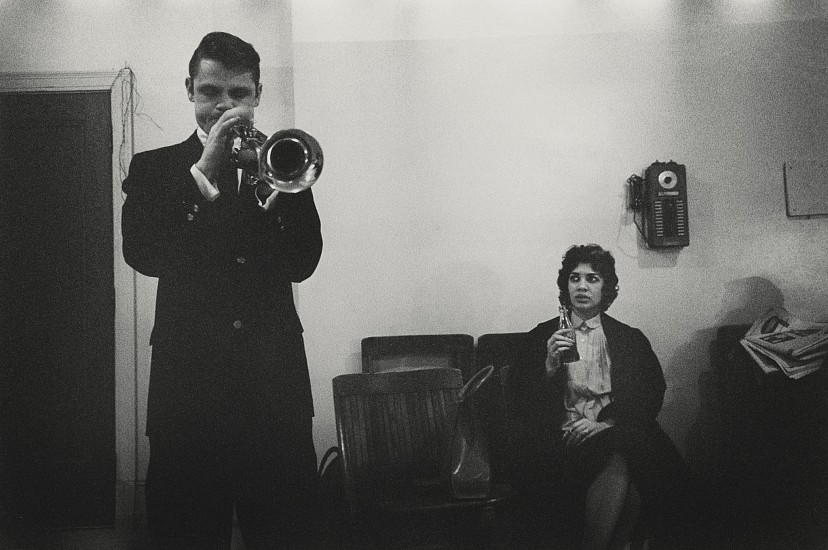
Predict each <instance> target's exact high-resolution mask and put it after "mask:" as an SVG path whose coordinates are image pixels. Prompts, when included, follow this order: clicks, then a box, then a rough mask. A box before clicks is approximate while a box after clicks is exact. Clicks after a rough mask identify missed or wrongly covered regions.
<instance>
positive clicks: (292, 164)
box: [230, 124, 324, 193]
mask: <svg viewBox="0 0 828 550" xmlns="http://www.w3.org/2000/svg"><path fill="white" fill-rule="evenodd" d="M233 133H234V134H235V136H236V137H238V138H240V144H239V145H237V146H234V147H233V150H232V152H231V153H230V160H231V162H233V163H234V164H235V165H236V167H237V168H241V169H242V174H243V177H242V181H244V182H245V183H248V184H250V185H259V184H260V183H266V184H267V185H269V186H270V187H271V188H272V189H273V190H275V191H282V192H284V193H298V192H299V191H304V190H305V189H308V188H309V187H310V186H311V185H313V184H314V183H316V180H317V179H318V178H319V175H320V174H321V173H322V164H323V160H324V159H323V156H322V148H321V147H320V146H319V142H318V141H316V140H315V139H314V138H313V136H311V135H309V134H308V133H306V132H303V131H302V130H297V129H295V128H291V129H289V130H280V131H278V132H275V133H274V134H272V135H271V136H270V137H267V136H266V135H265V134H263V133H262V132H260V131H259V130H257V129H256V128H254V127H253V126H252V125H249V124H240V125H237V126H234V127H233Z"/></svg>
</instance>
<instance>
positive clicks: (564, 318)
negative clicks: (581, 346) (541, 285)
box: [558, 306, 581, 363]
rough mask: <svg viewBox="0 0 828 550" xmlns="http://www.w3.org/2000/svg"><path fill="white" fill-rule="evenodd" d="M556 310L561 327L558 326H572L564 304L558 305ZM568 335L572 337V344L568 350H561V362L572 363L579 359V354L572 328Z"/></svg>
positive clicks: (569, 327)
mask: <svg viewBox="0 0 828 550" xmlns="http://www.w3.org/2000/svg"><path fill="white" fill-rule="evenodd" d="M558 312H559V313H560V315H561V327H560V328H568V329H571V328H572V321H570V319H569V313H568V312H567V311H566V308H565V307H564V306H558ZM570 337H571V338H572V340H573V342H576V343H575V344H573V346H572V347H571V348H569V349H568V350H564V351H562V352H561V362H562V363H574V362H575V361H580V360H581V355H580V354H579V353H578V344H577V340H576V338H575V331H574V330H573V331H572V332H571V333H570Z"/></svg>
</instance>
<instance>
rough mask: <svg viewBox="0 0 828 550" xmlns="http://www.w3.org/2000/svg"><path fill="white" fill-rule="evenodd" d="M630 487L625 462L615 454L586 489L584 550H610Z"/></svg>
mask: <svg viewBox="0 0 828 550" xmlns="http://www.w3.org/2000/svg"><path fill="white" fill-rule="evenodd" d="M629 487H630V474H629V471H628V470H627V463H626V462H625V461H624V458H623V457H622V456H621V455H619V454H614V455H612V456H611V457H610V459H609V460H608V461H607V465H606V466H605V467H604V469H603V470H602V471H601V473H599V474H598V476H597V477H596V478H595V479H594V480H593V482H592V484H591V485H590V486H589V489H588V490H587V494H586V512H585V518H584V549H585V550H604V549H607V548H610V541H611V540H613V534H614V533H615V531H616V526H618V524H619V519H620V518H621V516H622V511H623V510H624V505H625V503H626V502H627V495H628V492H629ZM613 542H614V540H613Z"/></svg>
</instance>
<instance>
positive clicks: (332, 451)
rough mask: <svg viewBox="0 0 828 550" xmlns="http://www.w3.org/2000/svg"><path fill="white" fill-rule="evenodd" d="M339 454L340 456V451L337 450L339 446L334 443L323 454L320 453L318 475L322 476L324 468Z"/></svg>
mask: <svg viewBox="0 0 828 550" xmlns="http://www.w3.org/2000/svg"><path fill="white" fill-rule="evenodd" d="M340 456H342V451H340V450H339V447H337V446H336V445H334V446H333V447H329V448H328V450H327V451H325V454H324V455H322V460H320V461H319V470H318V474H319V477H322V474H323V473H324V472H325V469H326V468H327V467H328V466H329V465H330V463H332V462H333V461H334V460H336V458H337V457H340Z"/></svg>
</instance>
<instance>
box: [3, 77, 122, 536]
mask: <svg viewBox="0 0 828 550" xmlns="http://www.w3.org/2000/svg"><path fill="white" fill-rule="evenodd" d="M111 163H112V123H111V112H110V93H109V92H108V91H105V92H78V93H15V94H0V526H4V527H6V528H18V527H19V528H27V529H30V528H43V529H55V528H64V527H81V526H96V525H109V524H112V523H113V522H114V513H115V475H116V472H115V368H114V318H115V316H114V313H115V307H114V267H113V266H114V263H113V222H112V220H113V216H112V214H113V213H112V166H111Z"/></svg>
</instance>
